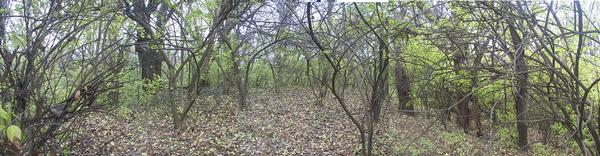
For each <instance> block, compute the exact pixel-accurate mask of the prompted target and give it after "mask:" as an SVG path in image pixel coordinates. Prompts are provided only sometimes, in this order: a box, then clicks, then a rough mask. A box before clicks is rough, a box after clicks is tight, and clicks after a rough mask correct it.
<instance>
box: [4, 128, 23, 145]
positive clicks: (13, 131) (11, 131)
mask: <svg viewBox="0 0 600 156" xmlns="http://www.w3.org/2000/svg"><path fill="white" fill-rule="evenodd" d="M6 136H7V137H8V140H10V142H13V141H14V139H15V138H17V139H19V140H21V128H19V127H17V126H15V125H10V126H9V127H8V129H6Z"/></svg>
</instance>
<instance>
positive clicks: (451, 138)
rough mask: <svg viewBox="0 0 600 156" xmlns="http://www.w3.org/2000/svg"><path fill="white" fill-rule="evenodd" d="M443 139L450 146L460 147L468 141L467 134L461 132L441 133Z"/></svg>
mask: <svg viewBox="0 0 600 156" xmlns="http://www.w3.org/2000/svg"><path fill="white" fill-rule="evenodd" d="M440 136H441V137H442V139H443V140H444V141H445V142H446V143H447V144H449V145H450V146H458V145H460V144H461V143H463V142H464V141H465V139H466V134H465V133H461V132H458V133H457V132H446V131H443V132H441V133H440Z"/></svg>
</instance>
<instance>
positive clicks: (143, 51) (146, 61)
mask: <svg viewBox="0 0 600 156" xmlns="http://www.w3.org/2000/svg"><path fill="white" fill-rule="evenodd" d="M150 42H151V39H150V38H147V37H143V35H138V38H137V40H136V42H135V51H136V52H137V55H138V60H139V62H140V68H141V69H142V79H145V80H154V79H155V78H157V77H160V72H161V65H162V58H161V57H160V55H159V53H158V52H156V50H153V49H151V48H150Z"/></svg>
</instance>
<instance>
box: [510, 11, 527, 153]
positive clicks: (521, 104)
mask: <svg viewBox="0 0 600 156" xmlns="http://www.w3.org/2000/svg"><path fill="white" fill-rule="evenodd" d="M508 23H509V24H508V29H509V31H510V35H511V40H512V44H513V46H514V50H515V53H514V61H515V72H516V73H517V75H516V76H517V86H516V87H515V88H516V93H515V110H516V115H517V132H518V136H519V137H518V140H517V144H518V145H519V148H521V149H523V150H527V142H528V141H527V129H528V125H527V107H526V105H527V100H528V95H527V87H528V85H529V83H528V73H527V62H525V47H524V46H523V45H522V44H523V42H522V40H521V37H520V36H519V34H518V32H517V30H516V28H515V27H514V24H513V23H512V22H511V21H509V22H508Z"/></svg>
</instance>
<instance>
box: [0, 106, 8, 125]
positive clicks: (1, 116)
mask: <svg viewBox="0 0 600 156" xmlns="http://www.w3.org/2000/svg"><path fill="white" fill-rule="evenodd" d="M9 122H10V114H8V112H6V111H5V110H4V109H2V108H1V107H0V125H2V126H5V125H6V124H8V123H9Z"/></svg>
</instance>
